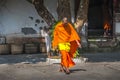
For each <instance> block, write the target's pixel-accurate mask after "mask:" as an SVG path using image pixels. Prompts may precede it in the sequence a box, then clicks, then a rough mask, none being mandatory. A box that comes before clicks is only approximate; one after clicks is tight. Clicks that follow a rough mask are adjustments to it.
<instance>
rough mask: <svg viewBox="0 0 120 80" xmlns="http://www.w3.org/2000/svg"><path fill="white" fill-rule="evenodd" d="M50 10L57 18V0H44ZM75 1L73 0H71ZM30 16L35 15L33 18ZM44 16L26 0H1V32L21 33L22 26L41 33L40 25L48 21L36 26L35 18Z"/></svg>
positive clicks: (72, 8)
mask: <svg viewBox="0 0 120 80" xmlns="http://www.w3.org/2000/svg"><path fill="white" fill-rule="evenodd" d="M44 1H45V5H46V6H47V8H48V10H49V11H50V12H51V13H52V14H53V15H54V17H55V19H56V20H57V13H56V7H57V0H52V2H51V0H44ZM71 3H73V0H71ZM73 6H74V5H73V4H72V6H71V12H72V15H73V18H74V12H73V11H74V7H73ZM29 17H33V20H31V19H30V18H29ZM36 19H39V20H40V21H41V20H42V18H41V17H40V16H39V15H38V14H37V12H36V10H35V8H34V5H32V4H30V3H29V2H27V1H26V0H3V2H0V34H13V33H21V28H24V27H32V28H34V29H35V30H36V31H37V33H39V27H43V26H47V24H46V23H40V24H38V25H37V26H35V20H36Z"/></svg>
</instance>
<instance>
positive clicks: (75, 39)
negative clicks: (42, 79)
mask: <svg viewBox="0 0 120 80" xmlns="http://www.w3.org/2000/svg"><path fill="white" fill-rule="evenodd" d="M78 47H81V44H80V38H79V36H78V34H77V32H76V31H75V29H74V28H73V26H72V25H71V24H70V23H69V22H68V20H67V18H66V17H64V18H63V20H62V21H61V22H59V23H58V24H57V25H56V27H55V29H54V32H53V41H52V48H53V49H54V50H55V49H56V48H58V49H59V52H60V54H61V67H60V72H65V73H66V74H70V70H69V68H70V67H72V66H74V65H75V63H74V62H73V60H72V58H73V57H74V54H75V52H76V50H77V48H78Z"/></svg>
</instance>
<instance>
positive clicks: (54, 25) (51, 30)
mask: <svg viewBox="0 0 120 80" xmlns="http://www.w3.org/2000/svg"><path fill="white" fill-rule="evenodd" d="M59 22H61V21H56V22H55V23H54V24H53V26H52V29H50V33H51V35H50V37H51V39H53V32H54V29H55V27H56V25H57V24H58V23H59Z"/></svg>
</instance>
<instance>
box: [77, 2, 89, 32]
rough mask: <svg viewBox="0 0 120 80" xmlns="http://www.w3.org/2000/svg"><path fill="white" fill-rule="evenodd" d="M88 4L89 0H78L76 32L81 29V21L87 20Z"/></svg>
mask: <svg viewBox="0 0 120 80" xmlns="http://www.w3.org/2000/svg"><path fill="white" fill-rule="evenodd" d="M88 5H89V0H80V5H79V8H78V12H77V16H76V23H77V24H76V25H77V27H78V32H80V31H81V29H82V25H83V23H84V22H87V19H88V17H87V15H88Z"/></svg>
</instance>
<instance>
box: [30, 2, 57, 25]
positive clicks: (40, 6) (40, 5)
mask: <svg viewBox="0 0 120 80" xmlns="http://www.w3.org/2000/svg"><path fill="white" fill-rule="evenodd" d="M32 2H33V4H34V6H35V8H36V10H37V12H38V14H39V15H40V16H41V17H42V18H43V19H44V20H45V21H46V23H47V24H48V26H49V27H51V26H52V25H53V24H54V22H55V21H56V20H55V18H54V17H53V16H52V14H51V13H50V12H49V11H48V10H47V9H46V7H45V6H44V0H32Z"/></svg>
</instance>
